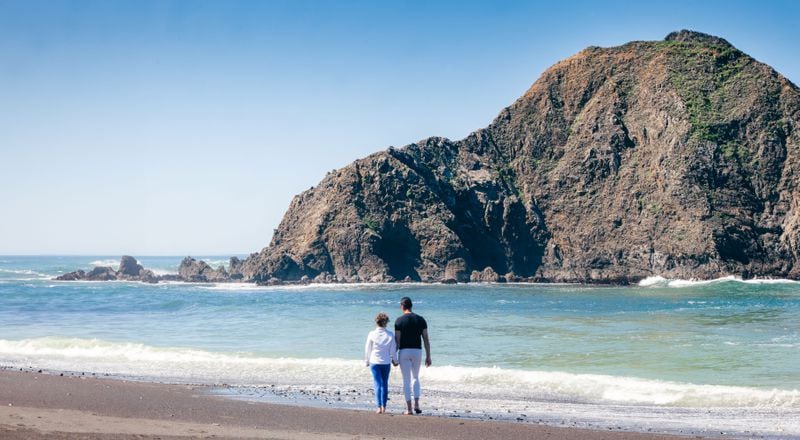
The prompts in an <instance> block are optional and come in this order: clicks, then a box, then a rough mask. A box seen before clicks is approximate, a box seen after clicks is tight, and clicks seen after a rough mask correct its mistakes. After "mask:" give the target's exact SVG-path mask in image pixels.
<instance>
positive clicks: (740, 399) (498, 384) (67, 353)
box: [0, 337, 800, 410]
mask: <svg viewBox="0 0 800 440" xmlns="http://www.w3.org/2000/svg"><path fill="white" fill-rule="evenodd" d="M0 364H3V365H6V366H11V367H27V366H35V367H38V368H47V369H52V370H60V371H91V372H96V373H106V374H111V375H117V376H133V377H143V378H151V379H156V380H163V381H176V382H189V383H203V384H215V383H220V382H224V383H229V384H235V385H240V386H259V385H262V384H266V383H283V384H298V385H314V386H337V387H338V386H351V385H353V386H355V385H357V384H363V383H367V382H368V380H369V377H368V376H369V374H368V371H367V369H365V368H364V366H363V363H362V361H360V360H354V359H339V358H317V359H300V358H284V357H268V356H264V355H259V354H255V353H244V352H211V351H206V350H198V349H189V348H174V347H154V346H149V345H144V344H138V343H124V342H109V341H103V340H98V339H76V338H55V337H46V338H35V339H24V340H18V341H14V340H0ZM421 378H422V380H423V381H424V383H425V384H426V387H427V388H430V389H436V390H438V391H441V392H446V393H454V394H459V393H476V394H480V395H482V396H485V397H489V398H496V399H514V400H538V401H559V402H575V403H592V404H624V405H652V406H668V407H682V408H703V407H732V408H733V407H749V408H785V409H795V410H796V409H800V390H780V389H759V388H751V387H737V386H718V385H697V384H690V383H680V382H669V381H661V380H650V379H642V378H634V377H619V376H609V375H597V374H574V373H567V372H549V371H528V370H516V369H506V368H496V367H464V366H435V367H431V368H425V369H423V370H422V372H421ZM392 381H393V382H392V383H393V385H395V386H397V385H399V375H393V376H392Z"/></svg>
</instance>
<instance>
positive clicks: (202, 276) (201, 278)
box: [178, 257, 230, 283]
mask: <svg viewBox="0 0 800 440" xmlns="http://www.w3.org/2000/svg"><path fill="white" fill-rule="evenodd" d="M178 277H179V278H180V279H181V280H183V281H191V282H201V283H206V282H211V283H216V282H224V281H229V280H230V276H229V275H228V272H226V271H225V268H224V267H222V266H219V267H218V268H217V269H214V268H212V267H211V266H209V265H208V263H206V262H205V261H203V260H195V259H194V258H192V257H186V258H184V259H183V261H181V265H180V266H179V267H178Z"/></svg>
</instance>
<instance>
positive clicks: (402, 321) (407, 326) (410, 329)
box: [394, 313, 428, 350]
mask: <svg viewBox="0 0 800 440" xmlns="http://www.w3.org/2000/svg"><path fill="white" fill-rule="evenodd" d="M426 328H428V323H427V322H425V318H423V317H422V316H419V315H417V314H416V313H404V314H403V315H401V316H400V317H399V318H397V319H396V320H395V321H394V331H396V332H398V331H399V332H400V346H399V347H397V348H398V349H399V350H402V349H404V348H422V339H421V338H422V331H423V330H425V329H426Z"/></svg>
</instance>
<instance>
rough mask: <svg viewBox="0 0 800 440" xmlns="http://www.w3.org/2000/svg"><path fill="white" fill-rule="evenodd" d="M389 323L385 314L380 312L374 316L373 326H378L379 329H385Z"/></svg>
mask: <svg viewBox="0 0 800 440" xmlns="http://www.w3.org/2000/svg"><path fill="white" fill-rule="evenodd" d="M388 323H389V315H387V314H386V313H383V312H380V313H378V314H377V315H376V316H375V324H378V325H379V326H381V327H386V324H388Z"/></svg>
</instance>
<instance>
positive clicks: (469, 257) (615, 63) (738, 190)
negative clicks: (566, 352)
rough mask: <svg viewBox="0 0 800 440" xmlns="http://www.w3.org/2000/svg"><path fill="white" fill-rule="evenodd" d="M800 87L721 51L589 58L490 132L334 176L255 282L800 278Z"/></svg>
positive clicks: (587, 54) (707, 46)
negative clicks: (799, 133) (321, 280)
mask: <svg viewBox="0 0 800 440" xmlns="http://www.w3.org/2000/svg"><path fill="white" fill-rule="evenodd" d="M798 129H800V91H798V88H797V87H796V86H795V85H793V84H792V83H791V82H789V81H788V80H787V79H785V78H784V77H782V76H781V75H779V74H778V73H777V72H775V71H774V70H773V69H771V68H770V67H769V66H766V65H764V64H761V63H759V62H757V61H756V60H754V59H753V58H751V57H749V56H748V55H746V54H744V53H742V52H740V51H739V50H737V49H736V48H734V47H733V46H731V45H730V44H729V43H728V42H727V41H725V40H723V39H721V38H717V37H712V36H709V35H705V34H701V33H697V32H690V31H680V32H675V33H672V34H670V35H668V36H667V38H666V39H665V40H664V41H657V42H632V43H628V44H625V45H623V46H620V47H614V48H599V47H590V48H587V49H585V50H583V51H582V52H580V53H578V54H576V55H574V56H572V57H570V58H568V59H566V60H564V61H561V62H559V63H557V64H556V65H554V66H553V67H551V68H550V69H548V70H547V71H546V72H545V73H544V74H543V75H542V76H541V78H540V79H539V80H538V81H536V82H535V83H534V84H533V86H532V87H531V88H530V89H529V90H528V91H527V92H526V93H525V94H524V95H523V96H522V97H521V98H519V99H518V100H517V101H516V102H515V103H513V104H512V105H511V106H509V107H507V108H505V109H503V110H502V111H501V112H500V114H499V115H498V117H497V118H496V119H495V120H494V121H493V122H492V123H491V124H490V125H489V126H488V127H487V128H485V129H481V130H478V131H476V132H474V133H472V134H471V135H469V136H468V137H467V138H465V139H463V140H460V141H450V140H448V139H444V138H437V137H434V138H429V139H425V140H422V141H420V142H418V143H414V144H411V145H408V146H405V147H403V148H397V149H393V148H390V149H388V150H386V151H382V152H379V153H375V154H373V155H371V156H369V157H366V158H364V159H360V160H357V161H355V162H353V163H352V164H350V165H348V166H346V167H344V168H342V169H339V170H337V171H334V172H332V173H329V174H328V175H327V176H325V178H324V179H323V180H322V182H320V183H319V185H317V186H316V187H315V188H312V189H310V190H308V191H306V192H304V193H302V194H300V195H298V196H296V197H295V199H294V200H293V201H292V203H291V205H290V206H289V209H288V211H287V212H286V214H285V216H284V218H283V220H282V222H281V223H280V225H279V227H278V229H277V230H276V232H275V234H274V236H273V238H272V242H271V243H270V245H269V246H268V247H266V248H265V249H264V250H262V251H261V252H260V253H257V254H253V255H251V256H250V257H249V258H248V259H247V260H246V261H245V262H244V263H243V264H242V265H241V271H242V274H243V277H244V278H245V279H248V280H254V281H267V280H269V279H271V278H278V279H283V280H300V279H301V278H302V277H308V278H311V279H313V278H317V279H328V280H338V281H345V282H354V281H366V282H375V281H400V280H417V281H420V280H421V281H441V280H445V279H452V280H458V281H466V280H467V279H470V278H471V279H472V280H493V279H500V280H502V279H509V280H525V279H527V280H541V281H545V280H547V281H570V282H622V283H624V282H631V281H636V280H639V279H641V278H644V277H647V276H652V275H662V276H666V277H673V278H713V277H718V276H723V275H729V274H734V275H741V276H744V277H753V276H774V277H789V278H800V263H798V258H799V257H800V255H799V253H800V246H799V245H798V242H799V241H800V192H798V183H799V182H800V162H799V161H800V138H799V137H798Z"/></svg>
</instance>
